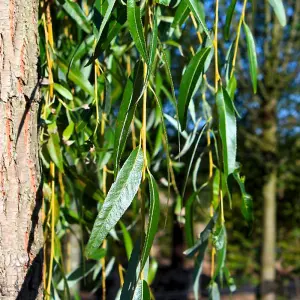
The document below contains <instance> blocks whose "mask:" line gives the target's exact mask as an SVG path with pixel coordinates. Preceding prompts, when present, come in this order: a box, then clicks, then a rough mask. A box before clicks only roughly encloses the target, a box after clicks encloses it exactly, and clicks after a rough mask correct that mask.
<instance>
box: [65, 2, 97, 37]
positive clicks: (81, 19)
mask: <svg viewBox="0 0 300 300" xmlns="http://www.w3.org/2000/svg"><path fill="white" fill-rule="evenodd" d="M63 8H64V10H65V11H66V12H67V13H68V15H69V16H70V17H71V18H72V19H73V20H74V21H75V22H76V23H77V24H78V26H79V27H80V28H81V29H82V30H84V31H85V32H86V33H90V32H91V30H92V27H91V25H90V23H89V21H88V19H87V17H86V15H85V14H84V12H83V11H82V9H81V8H80V6H79V5H78V3H76V2H73V1H70V0H66V1H65V2H64V4H63Z"/></svg>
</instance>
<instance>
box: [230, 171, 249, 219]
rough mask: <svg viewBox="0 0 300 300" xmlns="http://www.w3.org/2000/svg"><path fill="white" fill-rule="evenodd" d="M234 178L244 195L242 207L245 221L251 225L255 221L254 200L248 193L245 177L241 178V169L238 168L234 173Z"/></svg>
mask: <svg viewBox="0 0 300 300" xmlns="http://www.w3.org/2000/svg"><path fill="white" fill-rule="evenodd" d="M233 177H234V179H235V180H236V181H237V183H238V185H239V187H240V191H241V194H242V206H241V211H242V214H243V216H244V218H245V220H246V221H247V222H249V223H252V221H253V200H252V197H251V195H249V194H248V193H247V192H246V188H245V177H241V176H240V168H237V169H235V170H234V172H233Z"/></svg>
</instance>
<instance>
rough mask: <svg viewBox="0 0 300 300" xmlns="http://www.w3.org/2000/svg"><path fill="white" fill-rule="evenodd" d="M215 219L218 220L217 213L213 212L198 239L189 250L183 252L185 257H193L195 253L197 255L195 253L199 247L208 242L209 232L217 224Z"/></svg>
mask: <svg viewBox="0 0 300 300" xmlns="http://www.w3.org/2000/svg"><path fill="white" fill-rule="evenodd" d="M217 219H218V213H217V212H215V214H214V215H213V217H212V218H211V219H210V220H209V222H208V223H207V225H206V227H205V228H204V230H203V231H202V232H201V234H200V239H199V240H198V241H197V242H196V243H195V245H193V246H192V247H191V248H189V249H187V250H185V251H184V252H183V254H184V255H186V256H187V257H193V256H194V255H195V253H197V251H198V250H199V248H200V247H201V245H203V244H204V243H205V242H207V241H208V239H209V237H210V234H211V232H212V230H213V228H214V226H215V224H216V222H217Z"/></svg>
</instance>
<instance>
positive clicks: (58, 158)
mask: <svg viewBox="0 0 300 300" xmlns="http://www.w3.org/2000/svg"><path fill="white" fill-rule="evenodd" d="M59 141H60V138H59V136H58V133H50V135H49V140H48V144H47V149H48V152H49V155H50V157H51V159H52V160H53V162H54V163H55V165H56V166H57V167H58V169H59V170H60V171H61V172H63V170H64V165H63V157H62V153H61V149H60V143H59Z"/></svg>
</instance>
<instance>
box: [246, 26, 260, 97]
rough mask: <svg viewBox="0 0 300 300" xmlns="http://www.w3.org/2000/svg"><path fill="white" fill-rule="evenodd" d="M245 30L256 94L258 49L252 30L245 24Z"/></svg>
mask: <svg viewBox="0 0 300 300" xmlns="http://www.w3.org/2000/svg"><path fill="white" fill-rule="evenodd" d="M243 25H244V30H245V35H246V41H247V53H248V60H249V66H250V75H251V80H252V86H253V91H254V93H256V90H257V58H256V49H255V41H254V38H253V35H252V33H251V30H250V28H249V27H248V25H247V24H246V23H245V22H244V23H243Z"/></svg>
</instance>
